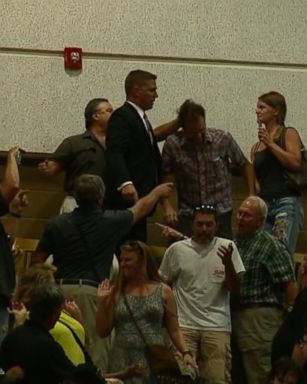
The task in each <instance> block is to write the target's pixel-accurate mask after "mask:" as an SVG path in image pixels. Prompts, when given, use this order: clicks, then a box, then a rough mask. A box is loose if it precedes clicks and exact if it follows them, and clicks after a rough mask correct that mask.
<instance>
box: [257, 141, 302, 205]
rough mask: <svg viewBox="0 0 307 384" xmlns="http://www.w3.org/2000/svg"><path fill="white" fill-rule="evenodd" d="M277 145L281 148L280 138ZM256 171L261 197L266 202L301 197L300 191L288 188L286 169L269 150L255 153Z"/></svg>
mask: <svg viewBox="0 0 307 384" xmlns="http://www.w3.org/2000/svg"><path fill="white" fill-rule="evenodd" d="M276 144H278V145H279V146H280V147H281V143H280V138H278V140H277V141H276ZM254 169H255V173H256V177H257V180H258V182H259V186H260V193H259V196H260V197H262V198H263V199H264V200H270V199H274V198H275V199H278V198H282V197H286V196H298V195H299V191H298V190H296V189H291V188H289V187H288V186H287V184H286V180H285V177H284V170H285V168H284V167H283V166H282V164H281V163H280V162H279V161H278V160H277V158H276V157H275V156H274V155H273V153H272V152H271V151H270V150H269V149H264V150H262V151H259V152H256V153H255V159H254Z"/></svg>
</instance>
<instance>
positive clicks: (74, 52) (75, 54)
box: [64, 47, 82, 69]
mask: <svg viewBox="0 0 307 384" xmlns="http://www.w3.org/2000/svg"><path fill="white" fill-rule="evenodd" d="M64 67H65V69H82V48H78V47H65V48H64Z"/></svg>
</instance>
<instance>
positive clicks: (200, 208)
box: [192, 203, 218, 223]
mask: <svg viewBox="0 0 307 384" xmlns="http://www.w3.org/2000/svg"><path fill="white" fill-rule="evenodd" d="M198 213H205V214H208V215H213V216H214V218H215V222H216V223H217V222H218V214H217V211H216V208H215V206H214V205H213V204H209V203H205V204H200V205H197V206H196V207H194V208H193V213H192V221H193V220H194V219H195V217H196V215H197V214H198Z"/></svg>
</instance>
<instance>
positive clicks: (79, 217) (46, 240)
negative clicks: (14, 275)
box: [37, 206, 133, 282]
mask: <svg viewBox="0 0 307 384" xmlns="http://www.w3.org/2000/svg"><path fill="white" fill-rule="evenodd" d="M132 219H133V216H132V212H131V211H129V210H123V211H102V210H101V208H100V207H98V206H97V207H82V208H81V207H77V208H76V209H75V210H74V211H73V212H71V213H64V214H62V215H59V216H56V217H55V218H54V219H52V220H51V221H50V222H49V223H48V224H47V226H46V229H45V231H44V233H43V236H42V238H41V240H40V242H39V244H38V247H37V250H38V251H42V252H46V253H48V254H53V258H54V264H55V265H56V267H57V268H58V277H59V278H66V279H87V280H93V281H96V282H100V281H102V280H104V279H105V278H108V277H109V274H110V268H111V265H112V260H113V254H114V253H115V251H116V247H117V245H118V243H119V242H120V240H121V239H122V237H123V236H125V235H126V234H127V233H128V232H129V231H130V229H131V226H132ZM97 275H99V276H97Z"/></svg>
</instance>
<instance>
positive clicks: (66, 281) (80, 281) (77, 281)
mask: <svg viewBox="0 0 307 384" xmlns="http://www.w3.org/2000/svg"><path fill="white" fill-rule="evenodd" d="M58 284H60V285H80V286H82V285H89V286H90V287H95V288H98V285H99V283H97V282H96V281H93V280H86V279H58Z"/></svg>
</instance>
